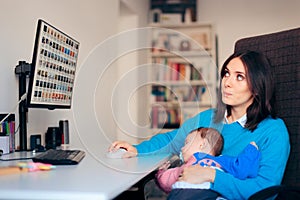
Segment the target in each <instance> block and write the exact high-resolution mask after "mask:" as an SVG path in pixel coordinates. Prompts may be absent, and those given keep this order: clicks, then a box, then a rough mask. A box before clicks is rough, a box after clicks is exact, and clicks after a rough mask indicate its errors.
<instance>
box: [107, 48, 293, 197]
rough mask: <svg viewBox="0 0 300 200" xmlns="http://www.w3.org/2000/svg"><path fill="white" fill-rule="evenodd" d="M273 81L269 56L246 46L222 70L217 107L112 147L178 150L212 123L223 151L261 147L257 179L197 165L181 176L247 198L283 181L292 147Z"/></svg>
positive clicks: (144, 151)
mask: <svg viewBox="0 0 300 200" xmlns="http://www.w3.org/2000/svg"><path fill="white" fill-rule="evenodd" d="M273 91H274V83H273V79H272V73H271V67H270V65H269V62H268V60H267V59H266V57H264V56H263V55H262V54H261V53H258V52H253V51H247V52H237V53H234V54H233V55H231V56H230V57H229V58H228V59H227V60H226V61H225V63H224V65H223V66H222V69H221V79H220V90H219V94H218V104H217V108H216V109H210V110H207V111H204V112H201V113H199V114H198V115H196V116H195V117H193V118H191V119H189V120H187V121H186V122H184V123H183V124H182V126H181V127H180V128H179V129H177V130H174V131H171V132H168V133H166V134H158V135H156V136H153V137H152V138H151V139H150V140H149V141H145V142H142V143H141V144H139V145H135V146H133V145H130V144H128V143H127V142H122V141H116V142H114V143H113V144H112V145H111V147H110V150H112V149H113V148H117V149H118V148H121V147H122V148H126V149H127V151H128V152H129V153H128V154H127V155H126V156H127V157H130V156H135V155H138V156H141V155H143V154H148V153H160V152H171V153H178V152H179V151H180V148H181V147H182V146H183V145H184V139H185V137H186V136H187V134H188V133H189V132H190V131H191V130H193V129H195V128H196V127H212V128H216V129H217V130H219V131H220V132H221V134H222V136H223V137H224V148H223V151H222V154H225V155H230V156H237V155H238V154H239V153H240V152H241V151H242V150H243V149H244V148H245V147H246V146H247V145H248V144H249V143H250V142H251V141H254V142H255V143H256V144H257V145H258V146H259V148H260V151H261V160H260V166H259V171H258V176H257V177H256V178H248V179H246V180H239V179H237V178H235V177H233V176H232V175H230V174H228V173H225V172H220V171H219V170H215V169H211V168H204V167H201V166H198V165H194V166H190V167H187V168H185V169H184V171H183V173H182V175H181V177H180V178H179V181H185V182H189V183H194V184H200V183H203V182H206V181H208V182H211V183H212V188H211V189H212V190H214V191H216V192H218V193H219V194H221V195H222V196H223V197H225V198H227V199H248V198H249V197H250V196H251V195H252V194H254V193H255V192H257V191H259V190H261V189H264V188H266V187H269V186H272V185H278V184H280V183H281V180H282V177H283V173H284V170H285V166H286V162H287V159H288V156H289V152H290V144H289V137H288V132H287V129H286V126H285V124H284V122H283V121H282V120H281V119H279V118H275V115H274V110H273Z"/></svg>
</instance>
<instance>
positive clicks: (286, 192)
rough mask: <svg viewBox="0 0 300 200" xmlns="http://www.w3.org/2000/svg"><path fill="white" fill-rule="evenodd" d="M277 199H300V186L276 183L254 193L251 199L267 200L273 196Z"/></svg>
mask: <svg viewBox="0 0 300 200" xmlns="http://www.w3.org/2000/svg"><path fill="white" fill-rule="evenodd" d="M275 195H277V196H276V199H300V187H293V186H285V185H276V186H271V187H268V188H265V189H263V190H261V191H258V192H256V193H255V194H253V195H252V196H251V197H250V198H249V200H265V199H268V198H271V197H275Z"/></svg>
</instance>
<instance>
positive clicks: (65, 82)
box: [15, 19, 79, 151]
mask: <svg viewBox="0 0 300 200" xmlns="http://www.w3.org/2000/svg"><path fill="white" fill-rule="evenodd" d="M78 52H79V42H78V41H77V40H75V39H74V38H72V37H70V36H69V35H67V34H65V33H64V32H62V31H60V30H59V29H57V28H55V27H54V26H52V25H50V24H48V23H47V22H45V21H44V20H41V19H39V20H38V24H37V30H36V37H35V43H34V50H33V57H32V63H31V64H28V63H26V62H25V61H19V65H18V66H16V68H15V73H16V74H18V75H19V98H20V101H19V102H20V104H19V123H20V130H19V132H20V134H19V137H20V150H21V151H23V150H27V112H28V108H47V109H51V110H53V109H57V108H61V109H69V108H71V104H72V93H73V88H74V78H75V71H76V67H77V60H78ZM28 76H29V83H28V89H26V85H27V81H26V78H27V77H28ZM26 94H27V95H26Z"/></svg>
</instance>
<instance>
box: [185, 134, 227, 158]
mask: <svg viewBox="0 0 300 200" xmlns="http://www.w3.org/2000/svg"><path fill="white" fill-rule="evenodd" d="M223 145H224V139H223V137H222V135H221V134H220V133H219V132H218V131H217V130H216V129H213V128H197V129H195V130H193V131H191V132H190V133H189V135H188V136H187V137H186V139H185V145H184V146H183V147H182V149H181V151H182V156H183V159H184V161H187V160H188V159H189V158H190V157H191V156H192V155H193V154H194V153H196V152H202V153H206V154H210V155H212V156H218V155H220V154H221V152H222V149H223Z"/></svg>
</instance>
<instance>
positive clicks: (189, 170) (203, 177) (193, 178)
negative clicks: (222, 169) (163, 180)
mask: <svg viewBox="0 0 300 200" xmlns="http://www.w3.org/2000/svg"><path fill="white" fill-rule="evenodd" d="M215 176H216V170H215V169H213V168H211V167H201V166H200V165H192V166H189V167H186V168H184V169H183V172H182V174H181V175H180V176H179V179H178V181H184V182H188V183H192V184H201V183H204V182H212V183H213V182H214V181H215Z"/></svg>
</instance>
